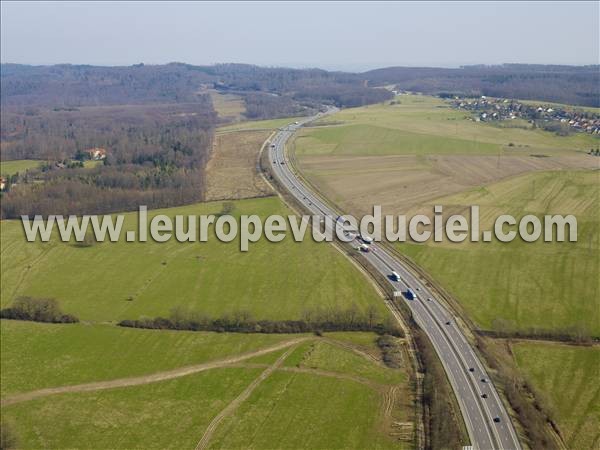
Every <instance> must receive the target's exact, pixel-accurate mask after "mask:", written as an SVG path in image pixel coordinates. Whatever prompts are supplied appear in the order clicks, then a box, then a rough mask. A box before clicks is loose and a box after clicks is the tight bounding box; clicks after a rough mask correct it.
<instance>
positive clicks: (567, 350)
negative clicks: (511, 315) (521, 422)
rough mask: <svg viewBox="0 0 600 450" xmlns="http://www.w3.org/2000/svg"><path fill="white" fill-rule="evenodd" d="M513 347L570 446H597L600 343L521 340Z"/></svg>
mask: <svg viewBox="0 0 600 450" xmlns="http://www.w3.org/2000/svg"><path fill="white" fill-rule="evenodd" d="M511 349H512V352H513V355H514V358H515V361H516V365H517V367H518V368H519V370H520V371H521V372H522V373H523V375H524V376H525V378H526V379H527V380H528V381H529V383H530V384H531V387H532V388H533V390H534V392H535V394H536V397H538V398H539V399H540V401H541V402H542V403H543V405H544V407H545V408H546V409H547V410H548V411H549V412H550V415H551V417H552V419H553V420H555V421H556V422H557V424H558V426H559V428H560V430H561V434H562V439H563V440H564V442H565V444H566V446H567V448H573V449H575V448H598V445H599V444H600V430H599V429H598V423H600V386H599V385H598V383H597V380H598V374H600V347H598V346H597V345H595V346H591V347H581V346H573V345H563V344H558V343H547V342H522V341H521V342H515V343H513V344H512V345H511Z"/></svg>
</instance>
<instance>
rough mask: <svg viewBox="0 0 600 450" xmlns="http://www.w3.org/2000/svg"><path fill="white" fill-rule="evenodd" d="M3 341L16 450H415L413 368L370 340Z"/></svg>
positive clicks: (121, 337)
mask: <svg viewBox="0 0 600 450" xmlns="http://www.w3.org/2000/svg"><path fill="white" fill-rule="evenodd" d="M2 332H3V336H2V358H3V361H2V363H3V365H5V367H6V366H8V367H9V368H10V371H9V372H8V373H4V372H3V374H2V384H3V395H2V402H3V406H2V420H3V426H7V427H8V428H9V429H10V432H11V433H12V435H13V436H15V438H16V439H17V442H18V443H19V446H20V447H24V448H32V447H35V448H72V447H76V446H81V447H95V448H109V447H110V448H114V447H115V446H118V447H123V448H131V447H143V448H194V447H195V446H196V444H197V443H198V442H200V441H201V440H202V442H203V444H202V447H206V446H210V447H213V446H214V447H216V448H219V447H221V448H222V447H227V448H237V447H247V446H248V443H249V442H251V443H252V445H255V446H264V445H273V444H274V443H276V445H277V447H279V448H298V447H299V446H304V445H303V441H304V439H306V435H305V431H306V429H307V428H308V429H311V430H313V433H312V434H314V436H313V437H312V438H311V442H312V443H311V446H319V447H328V448H364V446H365V445H369V446H370V447H373V443H376V445H375V448H392V447H396V448H397V446H398V445H400V448H411V447H412V439H413V433H414V412H413V409H412V407H411V402H412V394H411V390H410V385H409V382H408V375H407V371H408V370H410V365H409V364H408V363H407V362H405V363H403V364H402V366H401V367H400V368H398V369H390V368H387V367H385V366H384V365H383V363H382V361H381V355H380V354H379V353H377V351H376V347H375V344H374V341H375V337H376V336H375V335H374V334H372V333H356V334H355V337H354V338H352V339H349V336H348V333H331V334H329V333H328V334H326V336H325V337H324V338H318V337H315V336H309V335H247V334H237V335H236V334H227V333H198V332H182V331H176V332H175V331H173V332H168V331H156V330H123V329H118V328H117V327H114V326H111V325H53V324H32V323H22V322H9V321H2ZM352 335H354V333H352ZM353 340H358V341H359V342H360V345H356V344H354V343H353ZM81 383H87V384H83V385H82V384H81ZM50 387H52V388H59V389H60V390H59V391H54V392H48V390H47V389H46V390H42V391H40V389H44V388H50ZM282 427H283V428H285V432H282ZM304 444H305V443H304Z"/></svg>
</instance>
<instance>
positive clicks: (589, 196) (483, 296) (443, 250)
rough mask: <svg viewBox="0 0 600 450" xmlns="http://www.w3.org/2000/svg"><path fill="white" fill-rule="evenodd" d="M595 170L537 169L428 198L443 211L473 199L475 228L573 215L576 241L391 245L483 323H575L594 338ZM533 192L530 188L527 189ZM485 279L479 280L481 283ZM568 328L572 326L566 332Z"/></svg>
mask: <svg viewBox="0 0 600 450" xmlns="http://www.w3.org/2000/svg"><path fill="white" fill-rule="evenodd" d="M598 175H599V174H598V173H597V172H590V171H561V172H542V173H532V174H527V175H523V176H520V177H517V178H514V179H510V180H506V181H502V182H499V183H496V184H493V185H491V186H487V187H485V188H482V189H473V190H471V191H468V192H465V193H463V194H457V195H454V196H450V197H444V198H441V199H437V200H435V201H432V202H431V205H434V204H437V205H443V206H444V207H445V208H446V210H449V209H453V210H454V211H466V208H467V206H468V205H479V206H480V209H481V229H482V230H486V229H487V230H491V229H493V225H492V223H493V222H492V221H493V220H495V217H497V216H498V215H500V214H512V215H513V216H514V217H517V218H520V217H522V216H523V215H525V214H535V215H537V216H538V217H543V215H544V214H569V213H570V214H574V215H575V217H576V218H577V222H578V241H577V242H576V243H570V242H564V243H558V242H552V243H546V242H535V243H526V242H523V241H521V240H520V239H517V240H515V241H513V242H511V243H500V242H497V241H496V242H491V243H482V242H479V243H469V242H465V243H461V244H457V243H442V244H436V243H433V242H428V243H427V244H425V245H421V244H411V243H406V244H398V245H397V248H398V249H399V250H400V251H401V252H403V253H405V254H407V255H408V256H410V257H411V258H412V259H413V260H414V261H416V262H417V263H418V264H419V265H420V266H422V267H423V268H425V269H426V270H427V271H428V272H429V273H430V274H431V275H432V276H433V277H434V278H435V279H436V280H438V281H440V282H441V283H442V284H443V285H444V286H445V287H446V288H448V289H449V291H450V292H452V293H453V294H454V296H455V297H456V298H457V299H458V300H459V301H460V303H461V304H462V305H463V306H464V307H465V309H466V310H467V312H468V314H469V316H470V317H471V318H473V319H474V320H475V322H476V323H477V324H478V325H479V326H481V327H482V328H484V329H493V330H498V331H501V330H506V327H508V330H507V331H515V330H520V331H527V330H529V329H530V328H537V329H540V330H548V331H552V330H556V331H560V330H567V331H568V329H571V328H573V329H575V330H577V331H582V332H584V333H586V334H588V335H589V334H592V335H594V336H600V286H599V284H598V282H597V274H598V273H600V258H599V257H598V255H599V254H600V209H599V206H598V205H599V204H598V202H597V199H598V198H600V183H599V182H598V181H599V179H598ZM534 190H535V192H534ZM482 280H485V282H482ZM571 331H572V330H571Z"/></svg>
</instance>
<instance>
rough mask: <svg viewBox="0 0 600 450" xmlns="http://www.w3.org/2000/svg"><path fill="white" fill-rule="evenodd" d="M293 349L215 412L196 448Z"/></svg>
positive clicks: (205, 441) (199, 446)
mask: <svg viewBox="0 0 600 450" xmlns="http://www.w3.org/2000/svg"><path fill="white" fill-rule="evenodd" d="M294 349H295V346H293V347H291V348H290V349H288V351H286V352H285V353H284V354H283V355H281V356H280V357H279V358H277V361H275V362H274V363H273V364H272V365H270V366H269V367H267V369H266V370H265V371H264V372H263V373H261V374H260V375H259V376H258V377H256V379H255V380H254V381H252V383H250V384H249V385H248V387H247V388H246V389H244V391H243V392H242V393H241V394H240V395H238V396H237V397H236V398H235V399H234V400H232V401H231V403H229V404H228V405H227V406H226V407H225V408H224V409H223V411H221V412H220V413H219V414H217V416H216V417H215V418H214V419H213V420H212V421H211V422H210V424H209V425H208V427H207V428H206V431H204V435H203V436H202V438H201V439H200V441H199V442H198V445H196V450H200V449H204V448H206V446H207V445H208V442H209V441H210V439H211V437H212V435H213V434H214V432H215V430H216V429H217V427H218V426H219V424H220V423H221V422H222V421H223V419H225V417H227V416H229V415H230V414H231V413H233V412H234V411H235V410H236V409H237V408H238V406H239V405H240V404H241V403H242V402H243V401H244V400H246V399H247V398H248V397H250V394H252V392H254V389H256V388H257V387H258V385H259V384H260V383H262V382H263V381H264V380H266V379H267V378H268V377H269V375H271V374H272V373H273V372H274V371H275V370H276V369H278V368H279V366H281V364H282V363H283V362H284V361H285V359H286V358H287V357H288V356H289V355H290V353H292V351H294Z"/></svg>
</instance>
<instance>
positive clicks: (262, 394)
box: [210, 373, 410, 449]
mask: <svg viewBox="0 0 600 450" xmlns="http://www.w3.org/2000/svg"><path fill="white" fill-rule="evenodd" d="M380 402H381V400H380V395H378V394H377V392H375V391H373V390H371V389H369V388H368V387H366V386H363V385H360V384H357V383H355V382H353V381H349V380H339V379H335V378H325V377H315V376H313V375H310V374H304V373H302V374H288V373H275V374H273V375H272V376H271V377H270V378H269V379H268V380H267V381H265V382H264V383H263V384H262V385H261V386H259V388H258V389H257V390H256V391H255V392H254V394H253V395H252V396H251V397H250V398H249V399H248V402H246V403H244V404H243V405H242V406H241V407H240V409H239V410H238V411H237V413H236V414H235V415H234V416H232V417H231V418H229V419H226V420H225V421H224V422H223V424H222V426H221V428H220V429H219V430H217V433H216V435H215V437H214V440H213V442H212V445H211V447H210V448H228V449H237V448H239V449H242V448H287V449H298V448H330V449H337V448H340V449H349V448H356V449H364V448H369V449H377V448H410V447H409V445H407V444H406V443H403V442H394V441H393V440H392V439H390V438H389V437H387V436H385V435H384V434H383V433H381V431H380V430H379V425H378V422H379V421H381V420H382V417H381V414H380V412H379V411H378V410H379V404H380Z"/></svg>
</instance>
